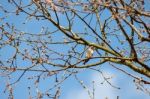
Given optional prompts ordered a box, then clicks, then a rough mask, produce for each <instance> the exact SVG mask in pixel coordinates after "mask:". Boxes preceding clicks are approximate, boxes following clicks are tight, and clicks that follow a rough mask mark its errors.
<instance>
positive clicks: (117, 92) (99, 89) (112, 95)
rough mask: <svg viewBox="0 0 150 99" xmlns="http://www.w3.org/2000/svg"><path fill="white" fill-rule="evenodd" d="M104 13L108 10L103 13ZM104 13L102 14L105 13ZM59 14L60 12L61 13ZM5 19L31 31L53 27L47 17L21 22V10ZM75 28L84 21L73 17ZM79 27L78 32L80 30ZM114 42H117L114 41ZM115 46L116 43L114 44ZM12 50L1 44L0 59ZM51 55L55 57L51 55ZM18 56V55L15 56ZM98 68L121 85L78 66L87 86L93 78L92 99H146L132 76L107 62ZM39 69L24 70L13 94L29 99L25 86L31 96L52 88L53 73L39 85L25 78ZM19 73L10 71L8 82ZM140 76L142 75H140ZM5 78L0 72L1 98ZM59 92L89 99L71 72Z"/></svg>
mask: <svg viewBox="0 0 150 99" xmlns="http://www.w3.org/2000/svg"><path fill="white" fill-rule="evenodd" d="M0 5H2V6H7V9H12V11H14V10H15V9H14V8H13V7H12V6H10V5H9V6H8V3H7V2H6V0H3V2H1V3H0ZM106 15H107V14H106ZM106 15H103V16H106ZM2 16H4V13H0V17H2ZM60 16H61V14H60ZM61 20H62V21H61V22H63V23H62V24H63V25H65V24H66V22H65V21H63V17H61ZM5 22H9V23H11V24H12V23H13V24H14V25H15V26H16V27H17V28H18V29H19V30H22V31H24V32H31V33H39V32H40V31H41V28H42V27H43V26H45V27H48V28H49V30H51V31H52V30H55V29H56V28H55V27H54V26H53V25H52V24H51V23H49V22H48V21H45V20H43V21H37V20H35V19H32V20H29V21H27V22H26V24H23V22H25V15H24V14H23V13H20V15H19V16H16V15H14V14H9V15H8V17H7V18H6V19H5V20H4V21H3V22H2V23H0V25H1V24H3V23H5ZM75 22H76V23H74V24H76V25H78V26H76V28H74V31H75V32H78V30H81V31H82V28H83V23H81V22H80V21H75ZM81 31H80V32H81ZM53 37H54V38H55V40H58V41H59V40H62V39H63V37H64V35H62V34H60V33H58V34H56V35H55V36H53ZM86 39H87V40H89V41H90V40H91V41H92V40H93V39H92V38H89V37H87V38H86ZM115 44H116V43H115ZM114 46H115V45H114ZM49 47H52V48H53V49H55V50H57V51H62V52H67V49H69V48H68V47H66V48H64V49H61V48H63V46H61V45H60V46H55V45H51V46H49ZM25 48H28V49H30V47H29V46H28V45H26V44H25V43H22V44H21V45H20V50H22V51H23V49H25ZM82 48H83V46H82V47H79V49H77V50H81V49H82ZM14 52H15V50H14V49H13V48H12V47H10V46H5V47H3V48H1V49H0V60H2V61H6V59H7V58H8V57H11V56H12V55H13V54H14ZM51 57H55V56H53V55H51ZM18 58H19V57H18ZM17 63H18V64H19V65H20V66H28V65H31V63H30V62H27V61H25V62H24V61H22V60H21V59H20V58H19V59H18V60H17ZM120 67H122V65H120ZM98 68H100V70H101V71H103V73H104V74H105V75H106V76H108V77H111V76H112V79H110V80H109V81H110V82H111V83H112V84H113V85H115V86H118V87H120V88H121V89H115V88H113V87H111V86H110V85H109V84H108V83H106V82H105V83H104V84H101V82H103V77H102V76H101V74H99V73H98V72H96V71H92V70H89V69H81V70H79V73H78V74H77V76H78V78H79V79H80V80H83V82H84V84H85V85H86V86H87V87H88V88H89V89H92V82H93V81H94V82H95V85H94V86H95V99H104V98H105V97H108V99H116V97H117V96H119V97H120V99H149V98H150V97H149V95H148V94H145V93H143V92H141V91H139V90H136V86H135V84H134V83H133V79H132V78H130V77H129V76H128V75H126V74H124V73H122V72H120V71H117V70H116V69H114V68H112V67H111V66H110V65H109V64H108V63H106V64H104V65H102V66H99V67H98ZM123 68H124V69H125V70H127V71H128V72H130V73H132V74H135V75H137V74H136V73H135V72H133V71H132V70H130V69H128V68H127V67H123ZM0 73H2V71H1V72H0ZM37 74H40V73H37V72H27V73H26V74H25V75H24V76H23V77H22V79H21V80H20V81H19V83H17V84H15V85H14V86H13V89H14V97H15V99H28V98H29V95H28V87H31V88H32V89H31V94H32V95H33V96H35V95H36V92H37V90H40V91H44V92H45V91H46V90H47V89H49V88H51V87H52V85H54V84H55V83H54V82H55V76H53V77H51V78H50V77H46V78H45V79H42V80H41V82H40V83H39V86H38V88H36V86H35V84H34V79H31V80H28V78H29V77H32V76H34V75H37ZM63 75H65V72H62V74H59V75H58V76H60V77H62V76H63ZM19 76H20V72H15V73H13V74H12V75H10V77H12V79H11V81H10V82H14V81H15V80H16V79H17V78H18V77H19ZM140 76H141V75H140ZM7 81H8V79H7V78H5V77H2V76H0V97H1V98H2V99H7V97H8V93H7V91H6V93H5V94H4V93H3V91H4V89H5V85H6V83H7ZM60 87H61V91H62V93H61V96H60V99H89V97H88V94H87V91H86V90H84V89H83V88H82V86H81V85H80V84H79V83H78V82H77V81H76V80H75V77H74V76H71V77H69V78H68V79H67V80H65V81H64V82H63V83H62V84H61V85H60ZM52 93H54V91H52ZM44 99H47V98H46V97H44Z"/></svg>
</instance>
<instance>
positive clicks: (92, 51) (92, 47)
mask: <svg viewBox="0 0 150 99" xmlns="http://www.w3.org/2000/svg"><path fill="white" fill-rule="evenodd" d="M94 49H95V47H94V46H90V47H89V48H88V49H87V51H86V56H85V58H86V59H85V60H84V63H83V64H84V65H85V64H86V63H87V62H88V61H89V60H90V58H92V56H93V53H94Z"/></svg>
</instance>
